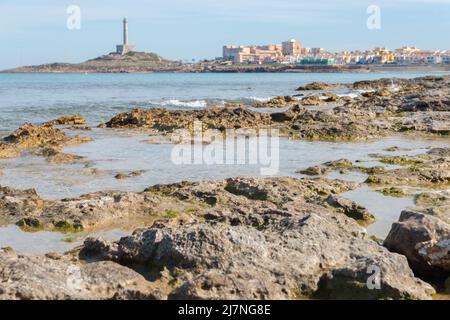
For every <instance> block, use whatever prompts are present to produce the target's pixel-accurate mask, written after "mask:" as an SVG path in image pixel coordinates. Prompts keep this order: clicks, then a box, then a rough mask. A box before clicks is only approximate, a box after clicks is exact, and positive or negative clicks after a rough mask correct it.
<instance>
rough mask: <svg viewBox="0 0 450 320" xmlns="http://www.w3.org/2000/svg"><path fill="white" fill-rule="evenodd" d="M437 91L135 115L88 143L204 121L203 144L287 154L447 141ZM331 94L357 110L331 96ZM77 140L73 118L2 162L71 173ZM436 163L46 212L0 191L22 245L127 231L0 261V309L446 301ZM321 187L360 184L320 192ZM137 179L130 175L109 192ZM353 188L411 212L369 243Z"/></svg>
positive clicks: (425, 81) (25, 136) (431, 87)
mask: <svg viewBox="0 0 450 320" xmlns="http://www.w3.org/2000/svg"><path fill="white" fill-rule="evenodd" d="M449 84H450V77H422V78H416V79H411V80H404V79H381V80H376V81H361V82H356V83H354V84H325V83H312V84H309V85H306V86H302V87H301V88H298V89H299V95H298V96H296V97H277V98H274V99H272V100H270V101H267V102H264V103H259V104H258V105H253V106H231V105H229V106H221V107H219V106H218V107H213V108H206V109H202V110H191V111H175V110H167V109H163V108H158V109H148V110H147V109H134V110H131V111H128V112H124V113H120V114H118V115H116V116H114V117H112V118H111V119H110V120H109V121H107V122H105V123H104V124H100V125H99V127H101V128H105V129H101V130H111V129H121V130H125V131H127V132H128V131H130V132H131V130H136V129H138V130H141V131H144V132H146V133H149V134H150V135H152V136H155V135H156V136H161V135H166V136H168V137H171V136H172V135H173V134H175V133H176V131H177V130H178V129H187V130H188V131H193V130H194V127H193V125H194V124H193V123H194V121H201V123H202V126H203V129H216V130H219V131H225V130H226V129H256V130H257V131H258V130H260V129H264V128H268V127H270V128H276V129H278V130H279V131H280V132H281V133H282V135H284V136H286V137H289V138H291V139H307V140H320V141H367V140H371V139H377V138H380V137H383V136H387V135H392V134H409V135H419V134H420V135H425V136H427V137H433V136H439V137H448V136H449V134H450V91H449ZM343 87H347V88H351V89H352V90H361V91H360V92H361V94H360V95H359V96H357V97H350V96H343V95H337V94H336V93H333V92H331V91H332V90H333V89H335V88H343ZM312 105H314V107H315V108H311V106H312ZM266 108H267V109H269V110H270V112H262V111H260V110H261V109H266ZM78 126H86V120H85V119H84V118H83V117H82V116H67V117H61V118H58V119H55V120H51V121H49V122H47V123H44V124H25V125H23V126H22V127H20V128H19V129H17V130H16V131H15V132H13V133H12V134H10V135H7V136H6V137H4V138H3V139H2V140H1V142H0V158H1V159H14V158H19V157H22V156H24V155H27V154H33V155H35V156H38V157H43V158H44V159H45V160H46V161H47V162H48V163H49V165H54V164H66V163H73V162H75V163H76V162H83V161H84V159H83V158H82V157H79V156H76V155H72V154H69V153H65V152H64V147H66V146H70V145H76V144H81V143H88V142H89V141H90V140H91V139H90V138H86V137H85V136H77V135H73V134H69V132H70V131H71V129H73V128H77V127H78ZM87 128H88V129H89V127H87ZM99 130H100V129H99ZM244 131H245V130H244ZM449 150H450V149H449V148H448V147H441V148H429V149H428V150H427V151H426V152H425V153H421V154H414V155H403V154H401V152H402V148H400V147H390V148H387V149H386V150H385V153H383V154H375V153H374V154H369V155H368V156H369V157H370V158H371V159H373V161H376V162H378V163H380V165H379V166H365V165H364V161H363V160H356V161H355V160H349V159H344V158H342V159H335V160H333V161H328V162H324V163H322V164H320V163H318V164H316V165H314V166H311V167H309V168H305V169H301V170H299V171H298V172H297V173H295V174H296V175H297V176H295V177H267V178H257V177H232V178H227V179H221V180H213V181H197V182H187V181H184V182H179V183H172V184H158V185H153V186H149V187H148V188H146V189H145V190H143V191H141V192H126V191H99V192H93V193H89V194H85V195H82V196H79V197H70V198H65V199H59V200H47V199H44V198H42V197H41V196H40V195H39V194H38V192H37V191H36V190H34V189H29V190H21V189H18V188H12V187H8V186H0V220H1V221H2V222H3V223H5V224H15V225H17V226H18V227H20V228H21V229H22V230H23V231H26V232H37V231H55V232H62V233H67V234H77V233H80V232H94V231H98V230H112V229H114V228H117V227H120V228H127V229H129V230H134V231H133V232H132V233H131V235H129V236H126V237H122V238H121V239H118V240H117V241H108V240H105V239H103V238H101V237H88V238H86V239H85V240H84V243H83V244H82V245H81V246H78V247H75V248H74V249H73V250H71V251H69V252H66V253H64V254H59V253H54V252H53V253H52V252H49V253H47V254H46V255H45V256H38V255H28V254H21V253H18V252H16V251H15V250H14V248H3V249H1V250H0V299H431V298H432V297H433V295H434V294H435V293H436V292H437V291H439V292H441V293H442V292H447V293H450V285H449V284H450V226H449V223H450V196H449V193H448V188H449V186H450V151H449ZM386 152H388V153H389V152H396V153H395V154H388V155H387V154H386ZM366 161H367V160H366ZM386 165H389V166H394V168H387V167H386ZM299 169H300V168H299ZM130 172H131V171H130ZM334 172H338V173H341V174H346V173H355V172H356V173H358V174H362V175H365V177H366V178H365V181H364V182H362V183H356V182H350V181H347V180H340V179H331V178H330V177H329V176H328V175H329V174H330V173H334ZM134 174H135V175H138V174H141V172H139V171H133V172H131V173H130V174H128V175H125V174H122V176H121V175H119V174H118V175H117V176H116V178H117V179H121V177H129V176H133V175H134ZM300 175H301V176H300ZM363 185H364V186H370V187H371V188H376V190H377V191H379V192H380V193H382V194H383V195H384V196H395V197H404V196H411V195H413V196H414V201H415V207H413V208H409V209H405V210H404V211H402V212H398V215H399V219H398V221H395V222H394V223H393V225H392V228H391V230H390V232H389V234H388V236H387V237H386V238H385V239H381V240H380V239H375V238H374V237H371V236H370V235H369V234H368V233H367V229H366V228H367V226H369V225H370V224H372V223H373V222H374V221H375V220H376V219H377V217H376V216H375V215H374V214H373V212H371V211H370V210H368V209H367V208H366V207H365V206H362V205H361V204H359V203H356V202H354V201H351V200H348V199H347V198H345V197H344V196H343V193H345V192H349V191H352V190H357V189H358V188H361V187H362V186H363ZM446 285H447V287H446Z"/></svg>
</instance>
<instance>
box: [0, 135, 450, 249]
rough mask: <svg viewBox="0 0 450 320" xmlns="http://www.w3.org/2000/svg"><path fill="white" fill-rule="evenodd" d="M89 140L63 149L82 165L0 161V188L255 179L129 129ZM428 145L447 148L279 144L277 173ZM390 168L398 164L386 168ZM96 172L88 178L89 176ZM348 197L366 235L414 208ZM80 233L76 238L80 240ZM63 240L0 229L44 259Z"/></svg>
mask: <svg viewBox="0 0 450 320" xmlns="http://www.w3.org/2000/svg"><path fill="white" fill-rule="evenodd" d="M83 134H84V135H87V136H92V137H93V138H94V139H95V140H94V141H93V142H89V143H86V144H81V145H76V146H71V147H68V148H65V152H69V153H73V154H77V155H80V156H83V157H85V159H84V160H85V161H84V162H82V163H76V164H69V165H55V164H49V163H47V162H46V161H45V160H44V159H43V158H41V157H36V156H33V155H27V156H24V157H21V158H18V159H9V160H0V167H1V168H3V169H2V170H3V172H4V175H3V176H0V185H7V186H11V187H16V188H20V189H26V188H36V190H37V191H38V193H39V194H40V195H41V196H42V197H43V198H46V199H59V198H68V197H76V196H79V195H81V194H85V193H89V192H94V191H100V190H112V189H116V190H124V191H142V190H143V189H145V188H146V187H149V186H151V185H154V184H159V183H173V182H179V181H181V180H191V181H200V180H215V179H224V178H227V177H231V176H261V172H260V166H258V165H248V164H247V165H245V164H244V165H237V164H233V165H225V164H223V165H206V164H202V165H194V164H191V165H176V164H174V163H172V161H171V152H172V148H173V147H174V145H172V144H149V143H145V142H143V140H145V139H148V138H149V136H148V135H145V134H143V133H136V132H133V131H127V130H125V131H123V130H111V129H94V130H93V131H91V132H85V133H83ZM392 146H402V147H403V148H405V149H407V151H396V152H386V151H383V149H385V148H386V147H392ZM431 146H435V147H437V146H440V147H442V146H450V143H449V141H448V140H444V139H424V138H422V139H411V138H409V137H405V136H393V137H388V138H384V139H381V140H377V141H373V142H367V143H333V142H311V141H298V140H288V139H285V138H282V139H281V140H280V156H279V170H278V172H277V173H276V175H279V176H294V177H301V176H302V175H300V174H297V173H296V171H298V170H301V169H305V168H307V167H310V166H313V165H318V164H321V163H323V162H326V161H330V160H337V159H340V158H347V159H350V160H352V161H355V160H363V161H364V162H362V163H361V165H364V166H367V167H370V166H375V165H383V164H382V163H379V162H377V161H375V160H374V159H373V158H370V157H369V156H368V154H369V153H382V154H389V155H400V154H409V155H414V154H418V153H424V152H426V151H427V148H429V147H431ZM383 166H385V167H387V168H388V169H393V168H396V166H386V165H383ZM94 169H95V172H94V173H93V170H94ZM135 170H143V171H144V173H143V174H142V176H139V177H134V178H129V179H124V180H117V179H115V178H114V176H115V175H116V174H117V173H119V172H123V173H128V172H131V171H135ZM328 177H329V178H333V179H343V180H350V181H355V182H363V181H364V180H365V179H366V177H367V176H366V175H365V174H362V173H357V172H352V173H346V174H340V173H338V172H333V173H331V174H329V175H328ZM343 196H345V197H346V198H348V199H351V200H353V201H356V202H358V203H360V204H361V205H363V206H366V207H367V208H368V209H369V210H370V212H371V213H373V214H374V215H375V216H376V218H377V222H376V223H374V224H372V225H371V226H369V228H368V232H369V234H374V235H376V236H378V237H381V238H384V237H385V236H386V234H387V232H388V231H389V229H390V226H391V224H392V222H394V221H396V220H397V219H398V216H399V215H400V212H401V211H402V210H403V209H405V208H407V207H410V206H412V205H413V204H414V203H413V200H412V197H407V198H392V197H385V196H383V195H382V194H380V193H378V192H376V191H375V189H372V188H369V187H367V186H364V187H362V188H359V189H357V190H354V191H351V192H348V193H345V194H344V195H343ZM106 234H107V235H108V236H109V237H110V238H114V237H116V238H115V239H117V238H119V237H120V236H121V235H123V234H126V232H123V231H122V233H118V232H111V233H106ZM85 236H87V235H86V234H81V235H77V237H78V238H80V241H81V239H82V238H84V237H85ZM65 237H67V235H62V234H59V233H51V232H37V233H32V234H29V233H24V232H22V231H21V230H20V229H19V228H17V227H15V226H8V227H3V228H0V247H3V246H12V247H14V248H16V249H17V250H19V251H21V252H27V253H30V252H31V253H43V252H46V251H56V252H63V251H66V250H68V249H70V248H73V247H74V246H75V245H76V244H77V243H80V242H77V243H75V244H74V243H66V242H63V241H62V239H64V238H65Z"/></svg>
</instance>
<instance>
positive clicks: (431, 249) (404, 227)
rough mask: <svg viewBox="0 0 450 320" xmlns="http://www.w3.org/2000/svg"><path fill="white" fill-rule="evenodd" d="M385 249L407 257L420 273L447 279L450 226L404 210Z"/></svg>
mask: <svg viewBox="0 0 450 320" xmlns="http://www.w3.org/2000/svg"><path fill="white" fill-rule="evenodd" d="M384 246H385V247H386V248H388V249H389V250H390V251H393V252H397V253H400V254H402V255H405V256H406V257H407V258H408V261H409V263H410V265H411V268H412V269H413V270H414V271H415V272H417V273H418V274H432V275H434V276H436V275H440V276H445V275H447V276H448V274H449V272H450V226H449V225H448V224H447V223H445V222H443V221H442V220H440V219H438V218H436V217H433V216H430V215H426V214H422V213H419V212H414V211H407V210H405V211H403V212H402V213H401V215H400V218H399V221H398V222H395V223H394V224H393V225H392V229H391V231H390V232H389V234H388V236H387V238H386V239H385V241H384Z"/></svg>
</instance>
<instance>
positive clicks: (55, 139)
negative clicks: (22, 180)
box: [0, 123, 92, 158]
mask: <svg viewBox="0 0 450 320" xmlns="http://www.w3.org/2000/svg"><path fill="white" fill-rule="evenodd" d="M91 140H92V139H90V138H83V137H80V136H74V137H70V136H68V135H66V134H65V132H64V131H63V130H61V129H57V128H54V127H53V126H52V125H50V124H44V125H33V124H28V123H27V124H24V125H23V126H21V127H20V128H19V129H17V130H16V131H14V132H13V133H12V134H10V135H8V136H6V137H4V138H3V139H2V141H1V142H0V158H14V157H18V156H20V155H21V154H22V152H23V151H24V150H28V149H36V148H62V147H64V146H67V145H72V144H78V143H84V142H87V141H91Z"/></svg>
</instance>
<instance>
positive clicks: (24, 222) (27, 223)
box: [16, 217, 42, 229]
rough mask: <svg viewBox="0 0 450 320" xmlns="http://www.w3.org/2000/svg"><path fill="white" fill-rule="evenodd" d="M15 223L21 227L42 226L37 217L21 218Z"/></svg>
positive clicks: (32, 227)
mask: <svg viewBox="0 0 450 320" xmlns="http://www.w3.org/2000/svg"><path fill="white" fill-rule="evenodd" d="M16 225H18V226H19V227H21V228H23V229H39V228H41V227H42V224H41V221H39V219H37V218H32V217H28V218H22V219H20V220H19V221H17V222H16Z"/></svg>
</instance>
